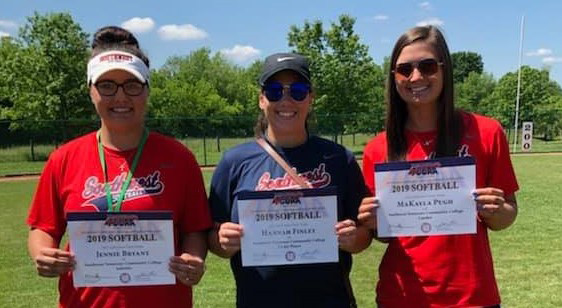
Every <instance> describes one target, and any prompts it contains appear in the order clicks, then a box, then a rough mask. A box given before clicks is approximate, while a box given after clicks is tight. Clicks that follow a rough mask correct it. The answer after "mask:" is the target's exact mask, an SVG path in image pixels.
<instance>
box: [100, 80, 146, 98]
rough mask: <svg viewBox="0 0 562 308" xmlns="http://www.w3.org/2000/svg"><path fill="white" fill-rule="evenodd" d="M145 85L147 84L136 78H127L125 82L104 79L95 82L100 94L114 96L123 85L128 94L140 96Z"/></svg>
mask: <svg viewBox="0 0 562 308" xmlns="http://www.w3.org/2000/svg"><path fill="white" fill-rule="evenodd" d="M145 85H146V84H144V83H142V82H140V81H138V80H134V79H133V80H127V81H125V82H123V83H117V82H115V81H113V80H103V81H98V82H96V83H95V84H94V86H95V87H96V89H98V92H99V94H100V95H103V96H114V95H115V94H116V93H117V90H118V89H119V87H121V88H122V89H123V92H124V93H125V94H126V95H128V96H139V95H141V94H142V91H143V90H144V86H145Z"/></svg>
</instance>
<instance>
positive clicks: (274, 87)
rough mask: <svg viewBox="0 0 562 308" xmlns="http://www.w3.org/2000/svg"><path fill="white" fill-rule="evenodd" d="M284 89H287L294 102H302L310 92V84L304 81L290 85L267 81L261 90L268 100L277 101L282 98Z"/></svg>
mask: <svg viewBox="0 0 562 308" xmlns="http://www.w3.org/2000/svg"><path fill="white" fill-rule="evenodd" d="M285 89H289V95H291V98H292V99H293V100H294V101H295V102H302V101H303V100H304V99H305V98H306V97H307V96H308V92H310V85H309V84H308V83H305V82H294V83H292V84H290V85H283V84H282V83H280V82H269V83H266V84H265V85H264V86H263V88H262V91H263V93H264V94H265V97H267V99H268V100H269V101H270V102H277V101H280V100H281V99H282V98H283V92H284V91H285Z"/></svg>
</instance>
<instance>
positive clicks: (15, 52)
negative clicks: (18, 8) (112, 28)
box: [0, 13, 93, 140]
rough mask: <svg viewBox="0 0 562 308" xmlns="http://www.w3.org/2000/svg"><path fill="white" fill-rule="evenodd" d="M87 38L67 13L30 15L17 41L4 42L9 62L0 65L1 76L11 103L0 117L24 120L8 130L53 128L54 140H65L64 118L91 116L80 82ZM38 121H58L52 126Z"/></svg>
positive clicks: (85, 89) (14, 123)
mask: <svg viewBox="0 0 562 308" xmlns="http://www.w3.org/2000/svg"><path fill="white" fill-rule="evenodd" d="M87 37H88V35H87V34H86V33H84V32H83V31H82V29H81V28H80V26H79V25H78V24H77V23H75V22H74V21H73V20H72V17H71V16H70V15H69V14H67V13H52V14H46V15H40V14H38V13H35V14H34V15H33V16H31V17H28V19H27V24H25V25H24V26H23V27H22V28H20V31H19V38H18V39H17V40H14V41H13V42H10V43H5V42H6V41H3V43H2V49H4V48H6V49H9V50H10V51H9V54H10V55H9V58H10V60H8V61H7V62H5V63H3V65H2V66H1V73H0V74H2V79H3V80H5V82H6V83H5V85H6V84H7V86H8V87H9V88H10V93H9V94H8V95H7V96H8V98H9V100H10V101H11V102H12V104H13V105H12V106H11V107H9V108H4V110H3V112H2V114H3V116H5V117H7V118H9V119H12V120H26V121H20V122H13V123H12V125H11V129H24V130H32V131H34V132H37V133H39V132H48V133H50V134H52V133H53V131H52V130H54V133H55V136H56V133H57V132H59V133H61V134H62V138H58V140H60V139H63V140H65V139H67V138H68V134H69V127H68V122H67V121H68V120H70V119H73V118H87V117H89V116H91V115H92V114H93V108H92V107H91V103H90V100H89V97H88V90H87V87H86V82H85V80H86V78H85V75H86V61H87V58H88V42H87ZM0 57H1V56H0ZM43 120H51V121H60V122H56V125H52V123H48V122H46V121H43ZM57 128H61V129H60V130H58V129H57ZM47 129H50V130H47ZM76 129H78V130H79V129H80V128H76Z"/></svg>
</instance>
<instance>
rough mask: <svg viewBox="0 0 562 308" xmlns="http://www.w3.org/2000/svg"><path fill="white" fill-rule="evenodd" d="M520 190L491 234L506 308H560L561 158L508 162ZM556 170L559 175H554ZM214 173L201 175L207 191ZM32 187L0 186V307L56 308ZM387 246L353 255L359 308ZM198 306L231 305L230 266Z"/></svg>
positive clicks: (203, 289)
mask: <svg viewBox="0 0 562 308" xmlns="http://www.w3.org/2000/svg"><path fill="white" fill-rule="evenodd" d="M513 161H514V164H515V168H516V172H517V177H518V180H519V184H520V186H521V190H520V191H519V192H518V194H517V199H518V203H519V205H520V208H519V216H518V218H517V221H516V223H515V225H513V226H512V227H511V228H509V229H507V230H504V231H500V232H490V237H491V243H492V250H493V255H494V264H495V269H496V277H497V280H498V284H499V287H500V293H501V296H502V305H503V306H504V307H562V279H561V278H560V277H562V262H561V260H562V238H561V237H560V235H559V233H560V231H561V230H562V229H561V227H560V226H562V215H560V214H559V213H560V209H559V205H560V197H559V194H558V191H557V189H558V187H559V186H561V185H562V173H560V171H562V156H558V155H532V156H516V157H513ZM556 171H558V172H556ZM210 176H211V172H208V171H206V172H204V177H205V179H206V183H207V187H208V181H209V178H210ZM35 185H36V181H14V182H0V200H1V201H0V207H1V208H2V211H0V228H1V230H0V231H1V232H0V307H30V306H33V307H53V306H55V303H56V301H57V287H56V285H57V283H56V279H47V278H41V277H38V276H37V275H36V273H35V270H34V268H33V264H32V262H31V261H30V260H29V257H28V256H27V250H26V237H27V228H26V226H25V224H24V222H25V217H26V215H27V207H28V205H29V202H30V200H31V198H32V194H33V191H34V189H35ZM384 248H385V246H384V244H381V243H378V242H376V243H375V242H374V243H373V244H372V245H371V247H370V248H368V249H367V250H366V251H364V252H362V253H360V254H358V255H356V256H355V257H354V265H353V271H352V274H351V278H352V284H353V288H354V292H355V295H356V297H357V299H358V302H359V307H374V297H375V295H374V286H375V283H376V279H377V266H378V264H379V262H380V260H381V256H382V253H383V251H384ZM194 296H195V307H213V308H215V307H234V300H235V299H234V298H235V289H234V281H233V278H232V274H231V272H230V268H229V264H228V261H227V260H224V259H219V258H217V257H216V256H214V255H209V257H208V259H207V273H206V274H205V277H204V278H203V280H202V282H201V283H200V284H199V285H198V286H197V287H195V295H194Z"/></svg>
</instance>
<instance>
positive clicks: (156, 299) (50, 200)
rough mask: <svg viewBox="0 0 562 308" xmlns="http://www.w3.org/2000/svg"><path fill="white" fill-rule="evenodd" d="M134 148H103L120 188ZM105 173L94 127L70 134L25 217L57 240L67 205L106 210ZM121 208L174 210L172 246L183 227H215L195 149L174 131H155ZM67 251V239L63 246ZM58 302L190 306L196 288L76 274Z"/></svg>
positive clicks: (64, 282)
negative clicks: (82, 281) (112, 282)
mask: <svg viewBox="0 0 562 308" xmlns="http://www.w3.org/2000/svg"><path fill="white" fill-rule="evenodd" d="M135 152H136V149H133V150H130V151H121V152H120V151H115V150H111V149H108V148H105V157H106V164H107V172H108V180H109V181H110V182H111V183H112V184H113V185H112V187H114V190H115V189H117V191H121V185H122V184H123V182H124V180H125V177H126V174H127V172H128V171H129V167H130V165H131V163H132V160H133V157H134V155H135ZM103 183H104V175H103V171H102V167H101V163H100V159H99V154H98V145H97V139H96V134H95V133H90V134H88V135H85V136H83V137H80V138H77V139H75V140H72V141H70V142H69V143H67V144H66V145H64V146H62V147H61V148H59V149H58V150H56V151H55V152H53V153H52V154H51V156H50V157H49V160H48V161H47V164H46V165H45V169H44V170H43V173H42V174H41V178H40V180H39V184H38V186H37V191H36V193H35V196H34V199H33V202H32V204H31V209H30V212H29V216H28V218H27V223H28V224H29V226H31V227H32V228H38V229H41V230H43V231H45V232H47V233H49V234H50V235H51V236H52V237H53V238H55V239H56V240H60V239H61V237H62V236H63V234H64V232H65V229H66V219H65V214H66V213H67V212H69V211H107V202H106V201H105V199H106V195H105V190H104V187H103ZM132 191H134V192H136V194H133V195H134V196H133V197H131V198H128V199H127V198H125V200H123V203H122V206H121V211H124V212H125V211H172V212H173V221H174V235H175V242H176V243H175V250H176V254H177V255H178V254H179V251H180V248H179V247H180V246H179V241H178V238H180V235H181V234H185V233H190V232H197V231H203V230H206V229H208V228H210V227H211V224H212V222H211V218H210V213H209V208H208V205H207V197H206V193H205V186H204V184H203V177H202V175H201V170H200V168H199V166H198V164H197V161H196V160H195V157H194V156H193V154H192V153H191V152H190V151H189V150H188V149H187V148H186V147H184V146H183V145H182V144H181V143H179V142H177V141H175V140H174V139H172V138H169V137H165V136H163V135H160V134H158V133H153V132H151V133H150V135H149V137H148V139H147V141H146V144H145V146H144V149H143V152H142V154H141V157H140V159H139V162H138V165H137V169H136V170H135V172H134V175H133V179H132V180H131V183H130V185H129V188H128V192H132ZM65 249H67V250H68V245H67V247H66V248H65ZM59 293H60V299H59V305H60V307H135V308H137V307H152V306H158V307H191V306H192V295H191V288H190V287H187V286H185V285H183V284H181V283H179V282H176V284H175V285H165V286H139V287H123V288H121V287H95V288H88V287H86V288H75V287H74V286H73V283H72V276H71V273H67V274H65V275H62V276H61V277H60V280H59Z"/></svg>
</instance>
